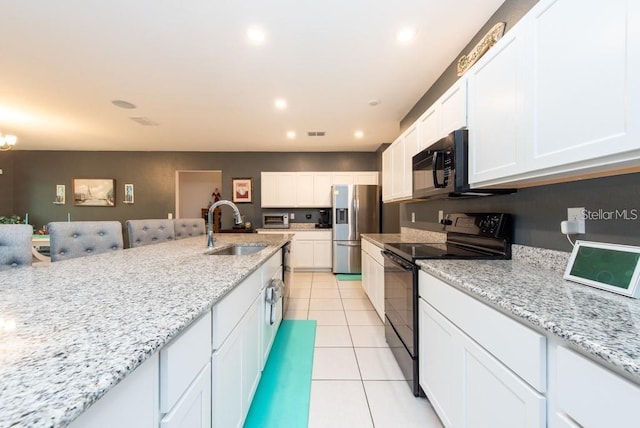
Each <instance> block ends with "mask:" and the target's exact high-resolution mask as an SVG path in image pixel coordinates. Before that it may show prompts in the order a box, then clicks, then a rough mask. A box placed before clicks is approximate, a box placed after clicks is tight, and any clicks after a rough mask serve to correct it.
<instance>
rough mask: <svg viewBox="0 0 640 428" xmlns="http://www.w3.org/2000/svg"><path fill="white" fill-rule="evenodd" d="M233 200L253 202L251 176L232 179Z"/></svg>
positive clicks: (236, 201) (240, 202)
mask: <svg viewBox="0 0 640 428" xmlns="http://www.w3.org/2000/svg"><path fill="white" fill-rule="evenodd" d="M231 190H232V192H233V202H235V203H236V204H242V203H251V202H253V187H252V183H251V178H234V179H232V189H231Z"/></svg>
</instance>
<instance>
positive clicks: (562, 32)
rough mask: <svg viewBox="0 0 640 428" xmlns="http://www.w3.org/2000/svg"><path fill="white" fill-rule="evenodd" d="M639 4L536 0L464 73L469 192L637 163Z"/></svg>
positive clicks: (623, 0) (639, 136)
mask: <svg viewBox="0 0 640 428" xmlns="http://www.w3.org/2000/svg"><path fill="white" fill-rule="evenodd" d="M639 26H640V4H639V3H638V2H636V1H632V0H612V1H610V2H606V3H603V2H584V1H580V0H542V1H540V2H539V3H538V4H537V5H536V6H534V7H533V9H532V10H531V11H530V12H529V13H528V14H527V15H526V16H525V17H524V18H522V20H521V21H520V22H519V23H518V24H517V25H516V26H515V27H514V28H513V29H512V30H511V31H509V32H508V33H507V34H506V35H505V36H504V37H503V38H502V39H501V40H500V41H499V42H498V43H497V44H496V45H495V46H494V47H493V48H492V49H491V50H490V51H489V52H488V53H487V54H486V55H485V56H484V57H483V58H481V59H480V61H478V63H477V64H475V65H474V67H472V69H471V70H469V72H468V73H467V74H468V85H469V112H468V113H469V158H470V166H469V181H470V184H471V185H472V186H473V187H480V186H489V185H499V184H505V183H536V182H537V181H542V180H543V179H545V180H547V179H564V180H567V179H570V178H571V177H572V176H576V175H584V174H588V173H601V174H602V173H608V174H612V173H614V172H615V171H616V170H618V169H622V168H627V167H631V166H635V167H637V162H638V159H640V143H638V141H640V130H639V128H640V121H638V120H637V118H638V117H640V108H639V102H640V55H638V54H637V53H638V52H640V31H639V30H638V28H639Z"/></svg>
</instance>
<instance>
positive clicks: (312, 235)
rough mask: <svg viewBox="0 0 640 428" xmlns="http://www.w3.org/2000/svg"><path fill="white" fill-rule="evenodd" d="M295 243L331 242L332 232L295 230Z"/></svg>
mask: <svg viewBox="0 0 640 428" xmlns="http://www.w3.org/2000/svg"><path fill="white" fill-rule="evenodd" d="M291 233H295V235H294V238H293V239H294V241H331V231H330V230H295V231H291Z"/></svg>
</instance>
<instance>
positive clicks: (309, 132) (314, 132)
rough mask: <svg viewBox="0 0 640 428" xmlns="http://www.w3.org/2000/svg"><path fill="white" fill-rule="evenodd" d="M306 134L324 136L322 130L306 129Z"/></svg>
mask: <svg viewBox="0 0 640 428" xmlns="http://www.w3.org/2000/svg"><path fill="white" fill-rule="evenodd" d="M307 135H308V136H309V137H324V131H308V132H307Z"/></svg>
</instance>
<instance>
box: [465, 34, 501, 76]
mask: <svg viewBox="0 0 640 428" xmlns="http://www.w3.org/2000/svg"><path fill="white" fill-rule="evenodd" d="M504 27H505V23H504V22H498V23H497V24H496V25H494V26H493V28H491V30H489V31H488V32H487V34H485V35H484V37H483V38H482V39H481V40H480V41H479V42H478V44H476V45H475V46H474V47H473V49H471V51H470V52H469V53H468V54H467V55H462V57H460V59H459V60H458V76H462V75H463V74H464V73H466V72H467V70H468V69H470V68H471V66H472V65H473V64H475V63H476V61H478V60H479V59H480V58H482V55H484V54H485V53H487V51H488V50H489V49H490V48H491V47H492V46H493V45H495V44H496V42H497V41H498V40H500V39H501V38H502V35H503V34H504Z"/></svg>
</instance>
